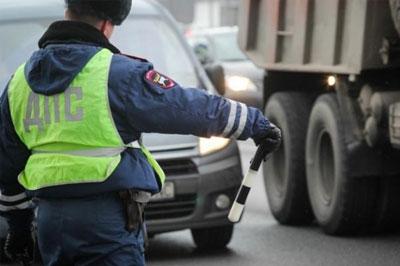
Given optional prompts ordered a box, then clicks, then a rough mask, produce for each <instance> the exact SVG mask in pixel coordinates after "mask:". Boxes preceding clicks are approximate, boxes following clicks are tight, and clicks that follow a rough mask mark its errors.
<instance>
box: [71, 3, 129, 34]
mask: <svg viewBox="0 0 400 266" xmlns="http://www.w3.org/2000/svg"><path fill="white" fill-rule="evenodd" d="M65 3H66V5H67V10H66V12H65V17H66V19H68V20H78V21H82V22H86V23H89V24H91V25H93V26H95V27H96V28H98V29H99V30H100V31H101V32H103V33H104V35H106V36H107V37H108V38H110V37H111V34H112V32H113V29H114V26H115V25H121V23H122V22H123V21H124V20H125V19H126V17H127V16H128V15H129V12H130V10H131V6H132V0H65Z"/></svg>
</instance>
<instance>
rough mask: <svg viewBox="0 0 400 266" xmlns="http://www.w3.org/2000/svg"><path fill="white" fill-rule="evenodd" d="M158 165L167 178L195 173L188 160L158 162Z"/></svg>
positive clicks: (192, 164)
mask: <svg viewBox="0 0 400 266" xmlns="http://www.w3.org/2000/svg"><path fill="white" fill-rule="evenodd" d="M158 163H159V164H160V166H161V168H162V169H163V170H164V172H165V174H166V175H167V176H172V175H187V174H196V173H197V167H196V165H195V164H194V163H193V162H192V160H190V159H180V160H163V161H161V160H160V161H159V162H158Z"/></svg>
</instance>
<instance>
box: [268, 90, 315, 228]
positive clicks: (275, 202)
mask: <svg viewBox="0 0 400 266" xmlns="http://www.w3.org/2000/svg"><path fill="white" fill-rule="evenodd" d="M311 106H312V98H311V97H310V96H308V95H306V94H302V93H297V92H279V93H275V94H273V95H272V97H271V98H270V100H269V101H268V103H267V105H266V108H265V114H266V116H267V117H268V119H269V120H270V121H271V122H272V123H274V124H276V125H277V126H278V127H280V128H281V129H282V145H281V147H280V148H279V150H278V151H276V152H275V153H274V154H273V155H272V157H271V158H270V159H269V160H268V162H267V163H266V164H264V169H263V170H264V171H263V172H264V184H265V191H266V193H267V198H268V202H269V206H270V209H271V212H272V214H273V216H274V217H275V219H276V220H277V221H278V222H279V223H281V224H285V225H302V224H309V223H310V222H311V221H312V220H313V215H312V211H311V206H310V202H309V199H308V194H307V184H306V176H305V160H304V143H305V138H306V131H307V124H308V117H309V114H310V110H311Z"/></svg>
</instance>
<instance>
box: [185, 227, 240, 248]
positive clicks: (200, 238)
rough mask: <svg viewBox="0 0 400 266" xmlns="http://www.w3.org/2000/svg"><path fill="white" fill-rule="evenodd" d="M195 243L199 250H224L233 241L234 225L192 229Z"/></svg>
mask: <svg viewBox="0 0 400 266" xmlns="http://www.w3.org/2000/svg"><path fill="white" fill-rule="evenodd" d="M191 232H192V237H193V240H194V243H195V244H196V246H197V248H198V249H199V250H219V249H224V248H225V247H226V246H227V245H228V244H229V242H230V241H231V239H232V235H233V225H231V224H230V225H224V226H219V227H210V228H199V229H192V230H191Z"/></svg>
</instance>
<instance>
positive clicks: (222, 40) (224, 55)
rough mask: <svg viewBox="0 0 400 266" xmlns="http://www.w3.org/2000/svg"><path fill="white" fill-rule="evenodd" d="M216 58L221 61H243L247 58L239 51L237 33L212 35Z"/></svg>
mask: <svg viewBox="0 0 400 266" xmlns="http://www.w3.org/2000/svg"><path fill="white" fill-rule="evenodd" d="M211 40H212V42H213V44H214V49H215V51H214V52H215V56H216V58H217V59H218V60H219V61H222V62H224V61H243V60H247V58H246V56H245V55H244V54H243V52H242V51H241V50H240V49H239V46H238V44H237V34H236V32H229V33H219V34H213V35H211Z"/></svg>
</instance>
